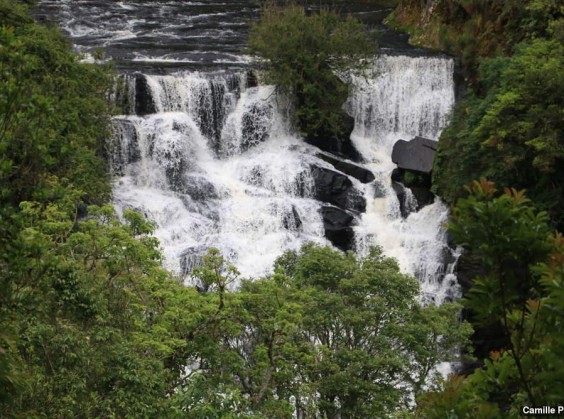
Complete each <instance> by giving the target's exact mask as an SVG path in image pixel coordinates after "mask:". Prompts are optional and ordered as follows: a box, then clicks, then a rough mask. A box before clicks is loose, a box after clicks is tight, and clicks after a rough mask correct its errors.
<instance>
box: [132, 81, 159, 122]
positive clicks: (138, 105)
mask: <svg viewBox="0 0 564 419" xmlns="http://www.w3.org/2000/svg"><path fill="white" fill-rule="evenodd" d="M153 113H157V107H156V106H155V102H154V100H153V97H152V96H151V88H150V87H149V84H148V83H147V79H146V77H145V76H144V75H143V74H141V73H136V74H135V114H136V115H139V116H145V115H150V114H153Z"/></svg>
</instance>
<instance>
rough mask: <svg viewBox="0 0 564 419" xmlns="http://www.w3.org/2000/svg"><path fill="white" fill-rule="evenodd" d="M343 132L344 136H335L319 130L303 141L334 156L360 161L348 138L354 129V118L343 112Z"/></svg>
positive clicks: (360, 158) (359, 156)
mask: <svg viewBox="0 0 564 419" xmlns="http://www.w3.org/2000/svg"><path fill="white" fill-rule="evenodd" d="M342 118H343V126H344V127H345V129H344V130H343V132H344V134H342V135H335V133H331V132H327V131H325V130H323V129H321V130H320V131H319V132H317V133H315V134H313V135H308V136H307V137H306V138H305V141H306V142H307V143H308V144H311V145H314V146H316V147H318V148H320V149H321V150H323V151H326V152H328V153H331V154H335V155H337V156H339V157H342V158H345V159H349V160H352V161H356V162H361V161H362V156H361V155H360V153H359V152H358V151H357V149H356V148H355V147H354V145H353V143H352V141H351V139H350V137H351V133H352V131H353V129H354V118H353V117H352V116H349V115H347V114H345V113H344V112H343V116H342Z"/></svg>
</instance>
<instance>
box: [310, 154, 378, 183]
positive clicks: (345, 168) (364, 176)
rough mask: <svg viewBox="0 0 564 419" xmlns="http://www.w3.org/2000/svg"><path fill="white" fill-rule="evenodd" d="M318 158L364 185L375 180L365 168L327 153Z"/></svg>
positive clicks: (319, 155) (318, 155)
mask: <svg viewBox="0 0 564 419" xmlns="http://www.w3.org/2000/svg"><path fill="white" fill-rule="evenodd" d="M317 157H319V158H320V159H322V160H325V161H326V162H327V163H329V164H331V165H332V166H333V167H334V168H335V169H337V170H339V171H340V172H343V173H346V174H347V175H349V176H352V177H354V178H356V179H358V180H359V181H361V182H362V183H370V182H372V181H373V180H374V174H373V173H372V172H371V171H370V170H368V169H365V168H364V167H360V166H358V165H356V164H353V163H349V162H346V161H344V160H342V159H340V158H337V157H335V156H331V155H329V154H325V153H317Z"/></svg>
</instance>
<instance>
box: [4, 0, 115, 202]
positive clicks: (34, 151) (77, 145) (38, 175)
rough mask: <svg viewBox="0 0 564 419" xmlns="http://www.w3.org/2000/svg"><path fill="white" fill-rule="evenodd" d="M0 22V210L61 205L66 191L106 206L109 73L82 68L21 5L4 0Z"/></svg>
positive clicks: (64, 45) (63, 42) (66, 47)
mask: <svg viewBox="0 0 564 419" xmlns="http://www.w3.org/2000/svg"><path fill="white" fill-rule="evenodd" d="M0 15H1V16H2V17H3V19H2V26H1V28H0V45H1V46H2V47H1V48H0V74H1V76H0V79H1V80H2V82H1V83H0V156H1V157H0V202H1V203H2V205H6V204H8V205H13V206H17V205H18V203H19V202H20V201H23V200H29V199H32V200H39V201H42V200H46V199H50V197H60V196H61V195H63V194H64V188H69V187H71V185H73V186H74V187H76V188H78V189H81V190H82V191H83V196H82V197H81V198H82V199H84V200H86V201H88V202H90V203H101V202H103V201H104V200H105V199H107V197H108V195H109V184H108V181H107V178H106V170H105V164H104V161H103V160H102V159H100V158H98V156H97V153H100V152H101V151H102V150H103V141H104V139H105V138H106V137H107V135H108V133H109V130H108V122H109V119H108V118H107V115H108V107H109V104H108V102H107V100H106V93H107V91H108V87H109V85H110V78H109V75H108V73H107V71H106V70H105V69H103V68H101V67H98V66H93V65H85V64H81V63H79V61H78V60H79V58H78V57H77V56H76V55H75V54H73V53H72V52H71V51H70V45H69V43H68V41H67V40H65V39H64V38H63V37H62V35H61V34H60V33H59V31H58V30H56V29H55V28H45V27H42V26H39V25H36V24H34V23H33V21H32V20H31V19H30V18H29V17H28V15H27V13H26V9H25V8H24V7H23V5H21V4H20V3H19V2H15V1H12V0H2V1H1V2H0ZM86 191H88V193H86Z"/></svg>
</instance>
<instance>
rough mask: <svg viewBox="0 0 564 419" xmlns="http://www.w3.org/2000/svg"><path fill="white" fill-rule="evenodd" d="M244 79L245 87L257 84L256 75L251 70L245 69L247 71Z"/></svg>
mask: <svg viewBox="0 0 564 419" xmlns="http://www.w3.org/2000/svg"><path fill="white" fill-rule="evenodd" d="M245 79H246V83H247V88H251V87H257V86H258V79H257V75H256V73H255V72H254V71H253V70H248V71H247V73H246V74H245Z"/></svg>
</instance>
